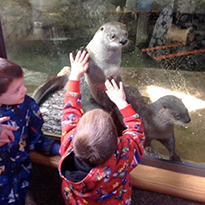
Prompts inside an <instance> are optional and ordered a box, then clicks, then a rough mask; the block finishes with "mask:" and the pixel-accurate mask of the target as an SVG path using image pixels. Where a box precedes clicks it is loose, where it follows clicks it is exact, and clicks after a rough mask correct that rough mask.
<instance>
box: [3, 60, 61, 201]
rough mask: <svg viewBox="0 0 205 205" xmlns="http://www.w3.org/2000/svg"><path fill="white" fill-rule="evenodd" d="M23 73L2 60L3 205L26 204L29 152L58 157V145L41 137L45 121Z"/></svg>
mask: <svg viewBox="0 0 205 205" xmlns="http://www.w3.org/2000/svg"><path fill="white" fill-rule="evenodd" d="M23 80H24V79H23V71H22V69H21V67H20V66H18V65H16V64H15V63H13V62H11V61H9V60H7V59H3V58H0V123H1V125H0V128H1V129H0V204H1V205H23V204H25V198H26V194H27V190H28V186H29V181H30V173H31V167H32V166H31V161H30V158H29V151H30V150H34V149H37V150H38V151H44V150H46V151H48V150H49V152H50V154H56V153H58V151H59V144H58V143H55V141H54V140H50V139H48V138H44V137H42V131H41V127H42V125H43V118H42V115H41V113H40V111H39V106H38V105H37V103H36V102H35V101H34V100H33V99H32V98H31V97H29V96H28V95H26V91H27V89H26V87H25V86H24V82H23Z"/></svg>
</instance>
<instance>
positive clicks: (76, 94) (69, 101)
mask: <svg viewBox="0 0 205 205" xmlns="http://www.w3.org/2000/svg"><path fill="white" fill-rule="evenodd" d="M82 114H83V111H82V109H81V95H80V82H79V81H71V80H70V81H69V82H68V87H67V91H66V93H65V99H64V107H63V116H62V118H61V127H62V128H61V129H62V136H61V148H60V154H61V155H63V154H64V153H65V151H66V150H67V149H68V148H69V146H71V142H72V137H73V136H72V134H73V130H74V128H75V127H76V125H77V123H78V121H79V119H80V118H81V116H82Z"/></svg>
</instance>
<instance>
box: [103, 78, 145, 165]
mask: <svg viewBox="0 0 205 205" xmlns="http://www.w3.org/2000/svg"><path fill="white" fill-rule="evenodd" d="M105 86H106V88H107V91H106V93H107V95H108V97H109V98H110V100H111V101H112V102H114V103H115V104H116V106H117V107H118V109H119V110H120V112H121V114H122V115H123V121H124V123H125V125H126V127H127V128H126V129H125V130H124V131H123V136H126V137H128V138H130V139H133V140H134V142H135V143H133V146H132V148H131V147H130V150H131V149H133V152H134V153H135V157H136V161H138V162H139V161H140V159H141V158H142V157H143V156H144V148H143V144H144V140H145V135H144V127H143V124H142V122H141V120H140V117H139V115H138V114H137V113H136V112H135V111H134V109H133V108H132V105H131V104H128V103H127V101H126V95H125V92H124V88H123V84H122V82H120V84H119V87H118V85H117V84H116V82H115V81H114V79H112V80H111V82H110V81H109V80H107V81H106V82H105ZM130 145H131V143H130Z"/></svg>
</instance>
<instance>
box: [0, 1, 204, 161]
mask: <svg viewBox="0 0 205 205" xmlns="http://www.w3.org/2000/svg"><path fill="white" fill-rule="evenodd" d="M0 2H1V8H0V11H1V21H2V27H3V33H4V39H5V42H6V48H7V55H8V58H9V59H11V60H12V61H14V62H16V63H18V64H20V65H21V66H22V67H23V68H24V72H25V81H26V85H27V86H28V88H29V93H30V94H31V93H32V92H33V91H34V90H35V88H36V87H38V86H39V85H41V84H42V83H44V82H46V81H47V80H49V79H50V78H51V77H52V76H54V75H55V74H56V73H58V72H59V71H60V70H61V69H62V68H63V67H64V66H68V65H69V59H68V53H70V52H71V51H73V50H76V49H78V48H79V47H81V46H86V45H87V44H88V42H89V41H90V40H91V38H92V36H93V35H94V33H95V32H96V30H97V29H98V28H99V27H100V26H101V25H102V24H103V23H105V22H108V21H113V20H114V21H120V22H123V23H125V24H126V25H127V27H128V31H129V40H130V42H129V45H128V46H127V47H126V48H125V49H124V53H123V57H122V67H123V69H122V78H123V81H124V82H125V83H126V84H127V85H132V86H135V87H137V88H138V90H139V91H140V93H141V94H142V95H143V96H145V97H148V98H149V99H150V101H149V103H150V104H151V103H153V102H155V101H157V100H158V99H159V97H162V96H164V95H170V94H171V95H174V96H176V97H178V98H180V99H182V101H183V103H184V105H185V106H186V107H187V109H188V111H189V115H190V117H191V122H189V123H187V124H184V125H176V126H175V140H176V145H175V147H176V153H177V154H178V155H179V156H180V157H181V160H182V161H184V162H191V163H194V164H199V165H205V161H204V159H205V152H204V146H205V138H204V136H203V135H204V130H205V126H204V116H205V92H204V90H205V88H204V79H205V74H204V70H205V69H204V64H203V62H205V35H204V34H205V22H204V18H205V14H204V11H205V3H204V2H203V1H200V0H194V1H193V0H192V1H191V0H186V1H185V0H172V1H168V0H165V1H160V0H146V1H144V0H123V1H119V0H115V1H114V0H112V1H95V0H84V1H66V0H65V1H58V0H53V1H46V0H32V1H28V0H22V1H21V2H19V1H17V0H10V1H3V0H0ZM152 146H153V147H154V150H155V151H156V152H157V153H158V154H159V156H160V157H162V158H165V159H169V153H168V151H167V149H166V148H165V147H164V146H162V145H161V144H160V143H159V142H158V141H153V142H152Z"/></svg>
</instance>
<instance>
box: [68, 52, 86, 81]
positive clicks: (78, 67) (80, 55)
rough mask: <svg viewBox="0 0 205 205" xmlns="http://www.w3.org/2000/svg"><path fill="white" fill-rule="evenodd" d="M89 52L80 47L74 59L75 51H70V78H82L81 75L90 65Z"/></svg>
mask: <svg viewBox="0 0 205 205" xmlns="http://www.w3.org/2000/svg"><path fill="white" fill-rule="evenodd" d="M88 60H89V53H88V52H87V51H86V50H83V49H80V50H79V51H78V52H77V55H76V57H75V59H74V56H73V53H70V62H71V73H70V76H69V80H80V77H81V76H82V75H83V74H84V73H85V72H86V71H87V69H88V67H89V62H88Z"/></svg>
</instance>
